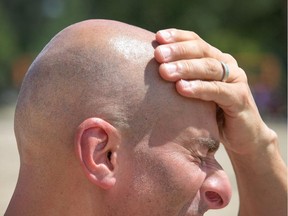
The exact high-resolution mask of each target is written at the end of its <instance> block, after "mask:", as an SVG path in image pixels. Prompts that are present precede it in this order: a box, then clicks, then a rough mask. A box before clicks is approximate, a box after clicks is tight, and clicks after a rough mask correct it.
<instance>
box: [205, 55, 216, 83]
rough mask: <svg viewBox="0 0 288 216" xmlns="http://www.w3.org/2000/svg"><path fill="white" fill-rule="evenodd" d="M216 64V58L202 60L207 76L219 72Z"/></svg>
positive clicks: (212, 75)
mask: <svg viewBox="0 0 288 216" xmlns="http://www.w3.org/2000/svg"><path fill="white" fill-rule="evenodd" d="M217 64H218V61H217V60H216V59H207V60H206V61H204V71H205V75H206V77H207V78H209V77H214V75H215V73H219V68H218V67H217Z"/></svg>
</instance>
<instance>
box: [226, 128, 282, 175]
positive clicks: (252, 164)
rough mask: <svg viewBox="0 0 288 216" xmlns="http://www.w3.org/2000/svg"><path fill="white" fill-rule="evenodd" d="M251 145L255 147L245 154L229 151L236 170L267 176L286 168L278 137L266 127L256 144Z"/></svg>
mask: <svg viewBox="0 0 288 216" xmlns="http://www.w3.org/2000/svg"><path fill="white" fill-rule="evenodd" d="M250 145H253V146H254V147H253V148H250V150H249V151H248V152H245V154H239V153H237V152H234V151H229V150H227V152H228V154H229V157H230V159H231V161H232V164H233V167H234V169H236V170H241V172H250V173H251V172H252V173H253V174H265V173H271V171H272V172H277V170H279V168H280V167H284V168H285V163H284V162H283V159H282V158H281V155H280V152H279V146H278V136H277V134H276V133H275V132H274V131H273V130H271V129H270V128H268V127H267V126H266V125H265V128H263V130H262V132H261V133H259V137H258V138H257V139H255V142H254V143H250ZM282 164H283V165H284V166H282Z"/></svg>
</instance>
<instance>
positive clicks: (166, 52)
mask: <svg viewBox="0 0 288 216" xmlns="http://www.w3.org/2000/svg"><path fill="white" fill-rule="evenodd" d="M160 50H161V54H162V56H163V57H164V59H168V58H169V57H170V55H171V49H170V48H168V47H161V49H160Z"/></svg>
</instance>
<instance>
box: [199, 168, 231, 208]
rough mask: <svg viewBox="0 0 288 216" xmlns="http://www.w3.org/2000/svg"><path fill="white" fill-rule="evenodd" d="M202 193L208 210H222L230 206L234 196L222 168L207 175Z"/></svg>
mask: <svg viewBox="0 0 288 216" xmlns="http://www.w3.org/2000/svg"><path fill="white" fill-rule="evenodd" d="M219 166H220V165H219ZM200 193H201V198H202V200H203V201H204V202H205V205H206V206H207V207H208V209H220V208H224V207H225V206H227V205H228V204H229V202H230V200H231V196H232V190H231V184H230V181H229V179H228V176H227V175H226V173H225V172H224V171H223V169H222V168H219V169H213V170H211V171H210V172H209V173H207V177H206V179H205V180H204V182H203V185H202V187H201V189H200Z"/></svg>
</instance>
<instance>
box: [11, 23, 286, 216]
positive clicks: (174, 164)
mask: <svg viewBox="0 0 288 216" xmlns="http://www.w3.org/2000/svg"><path fill="white" fill-rule="evenodd" d="M155 39H156V40H155ZM156 41H157V42H156ZM159 44H160V45H159ZM154 55H155V57H154ZM156 60H157V61H156ZM221 62H222V63H221ZM159 64H160V68H159ZM222 67H223V68H222ZM228 70H230V75H229V71H228ZM159 71H160V75H161V76H162V77H161V76H160V75H159ZM223 71H224V73H223ZM162 78H163V79H162ZM195 80H196V81H195ZM199 80H203V81H199ZM223 81H225V82H223ZM175 84H176V90H177V91H176V90H175ZM239 87H242V88H241V89H240V88H239ZM232 90H233V92H232ZM199 99H201V100H199ZM243 102H245V103H243ZM216 104H218V105H217V106H219V107H220V108H221V110H223V112H221V113H222V115H221V116H220V117H221V118H222V120H221V121H220V123H219V121H218V122H217V120H216V110H217V109H218V110H220V109H219V108H217V106H216ZM218 113H219V112H218ZM15 134H16V139H17V144H18V149H19V154H20V162H21V165H20V172H19V179H18V183H17V186H16V189H15V192H14V195H13V197H12V200H11V202H10V204H9V207H8V209H7V212H6V215H7V216H10V215H13V216H15V215H21V216H26V215H27V216H28V215H29V216H34V215H37V216H39V215H49V216H51V215H61V216H63V215H69V216H73V215H77V216H79V215H85V216H90V215H91V216H92V215H97V216H98V215H99V216H109V215H111V216H112V215H113V216H115V215H119V216H127V215H137V216H147V215H151V216H152V215H153V216H154V215H155V216H156V215H157V216H158V215H161V216H163V215H165V216H175V215H179V216H180V215H186V216H200V215H203V214H204V213H205V212H206V211H207V210H209V209H219V208H223V207H225V206H226V205H227V204H228V203H229V201H230V198H231V187H230V184H229V181H228V179H227V176H226V174H225V172H224V171H223V170H222V168H221V166H220V165H219V164H218V163H217V161H216V160H215V157H214V155H215V152H216V151H217V149H218V147H219V143H220V141H221V142H223V144H224V145H225V147H226V149H227V152H228V154H229V155H230V158H231V160H232V163H233V165H234V169H235V172H236V175H237V180H238V184H239V191H240V196H241V197H240V200H241V205H240V215H245V216H249V215H254V216H255V215H277V216H278V215H279V216H280V215H283V213H284V212H285V204H286V203H285V196H286V193H287V187H286V182H285V176H286V173H287V172H286V167H285V164H284V163H283V160H282V159H281V157H280V156H279V151H278V148H277V136H276V135H275V133H274V132H273V131H272V130H270V129H269V128H268V127H267V126H266V125H265V124H264V123H263V121H262V120H261V118H260V115H259V113H258V111H257V108H256V106H255V104H254V102H253V98H252V97H251V95H250V93H249V87H248V85H247V81H246V77H245V73H244V72H243V71H242V70H241V69H240V68H238V66H237V63H236V61H235V60H234V59H233V58H232V57H231V56H229V55H227V54H223V53H222V52H220V51H219V50H217V49H216V48H213V47H212V46H210V45H208V44H207V43H206V42H204V41H203V40H202V39H201V38H199V37H198V36H197V35H196V34H195V33H193V32H188V31H181V30H176V29H168V30H164V31H160V32H158V33H157V34H156V37H155V34H153V33H151V32H148V31H146V30H143V29H140V28H137V27H134V26H130V25H127V24H124V23H120V22H115V21H108V20H88V21H84V22H80V23H77V24H74V25H72V26H69V27H68V28H66V29H64V30H63V31H62V32H60V33H59V34H57V35H56V36H55V37H54V38H53V39H52V40H51V41H50V42H49V43H48V45H47V46H46V47H45V48H44V49H43V51H42V52H41V53H40V54H39V56H38V57H37V58H36V59H35V61H34V62H33V64H32V65H31V67H30V68H29V71H28V73H27V75H26V77H25V79H24V81H23V85H22V88H21V91H20V94H19V99H18V103H17V108H16V113H15ZM263 161H265V163H263ZM272 185H273V186H272ZM268 195H269V197H268ZM271 198H272V199H271Z"/></svg>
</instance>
